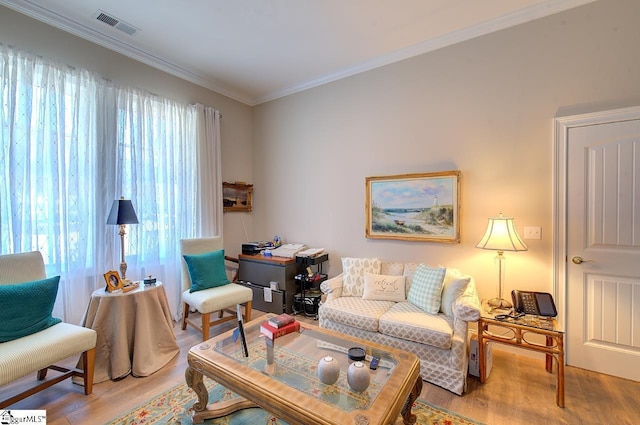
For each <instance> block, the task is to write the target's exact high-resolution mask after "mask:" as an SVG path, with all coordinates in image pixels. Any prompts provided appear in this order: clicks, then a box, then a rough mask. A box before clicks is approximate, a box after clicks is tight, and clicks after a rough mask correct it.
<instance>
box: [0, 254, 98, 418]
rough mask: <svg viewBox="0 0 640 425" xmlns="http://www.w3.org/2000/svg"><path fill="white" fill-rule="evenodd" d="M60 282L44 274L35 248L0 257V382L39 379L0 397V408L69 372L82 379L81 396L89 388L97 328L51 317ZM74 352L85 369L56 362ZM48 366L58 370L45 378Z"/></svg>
mask: <svg viewBox="0 0 640 425" xmlns="http://www.w3.org/2000/svg"><path fill="white" fill-rule="evenodd" d="M58 283H59V276H56V277H53V278H48V279H47V278H46V276H45V268H44V261H43V259H42V254H41V253H40V252H38V251H34V252H27V253H21V254H6V255H0V386H2V385H5V384H8V383H10V382H13V381H15V380H16V379H18V378H21V377H23V376H26V375H28V374H30V373H33V372H37V379H38V381H41V382H40V383H39V384H37V385H36V386H34V387H32V388H29V389H27V390H26V391H23V392H21V393H19V394H16V395H14V396H11V397H9V398H6V399H3V400H0V409H3V408H5V407H7V406H10V405H12V404H14V403H16V402H18V401H20V400H22V399H24V398H26V397H28V396H30V395H32V394H35V393H36V392H39V391H42V390H44V389H45V388H48V387H50V386H52V385H54V384H56V383H58V382H60V381H63V380H65V379H67V378H70V377H72V376H78V377H81V378H83V383H84V393H85V394H87V395H88V394H91V392H92V390H93V367H94V358H95V346H96V332H95V331H94V330H92V329H87V328H84V327H82V326H77V325H72V324H70V323H64V322H61V321H60V319H56V318H54V317H52V316H51V313H52V309H53V304H54V303H55V299H56V294H57V291H58ZM74 355H81V356H82V359H83V364H84V367H83V369H75V368H74V369H67V368H64V367H60V366H56V365H55V363H58V362H60V361H61V360H63V359H66V358H68V357H71V356H74ZM48 369H51V370H54V371H56V372H61V374H59V375H57V376H55V377H51V378H50V379H46V375H47V370H48Z"/></svg>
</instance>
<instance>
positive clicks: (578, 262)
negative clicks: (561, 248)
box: [571, 256, 593, 264]
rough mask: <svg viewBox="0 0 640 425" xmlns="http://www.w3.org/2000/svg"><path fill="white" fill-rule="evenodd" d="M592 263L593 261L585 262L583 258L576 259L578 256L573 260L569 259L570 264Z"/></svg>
mask: <svg viewBox="0 0 640 425" xmlns="http://www.w3.org/2000/svg"><path fill="white" fill-rule="evenodd" d="M592 261H593V260H585V259H584V258H582V257H578V256H575V257H573V258H572V259H571V262H572V263H573V264H582V263H590V262H592Z"/></svg>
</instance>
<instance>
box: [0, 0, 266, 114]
mask: <svg viewBox="0 0 640 425" xmlns="http://www.w3.org/2000/svg"><path fill="white" fill-rule="evenodd" d="M0 4H2V5H4V6H7V7H8V8H10V9H13V10H15V11H16V12H19V13H22V14H23V15H27V16H30V17H32V18H34V19H37V20H38V21H41V22H44V23H45V24H48V25H51V26H53V27H56V28H58V29H61V30H63V31H65V32H68V33H70V34H73V35H75V36H78V37H80V38H82V39H84V40H87V41H90V42H92V43H95V44H98V45H100V46H102V47H105V48H107V49H109V50H113V51H115V52H117V53H120V54H122V55H124V56H127V57H129V58H131V59H134V60H137V61H139V62H142V63H144V64H146V65H149V66H151V67H153V68H156V69H159V70H161V71H164V72H166V73H168V74H171V75H173V76H176V77H179V78H182V79H184V80H187V81H189V82H191V83H194V84H197V85H199V86H201V87H205V88H207V89H210V90H213V91H215V92H217V93H219V94H222V95H224V96H227V97H229V98H231V99H234V100H237V101H238V102H241V103H244V104H247V105H249V106H253V105H255V103H254V102H253V101H252V99H251V98H250V97H249V96H247V95H246V94H245V93H238V92H235V91H233V90H230V89H229V88H227V87H226V86H225V85H224V84H221V83H218V82H215V81H211V80H210V79H208V78H206V77H204V76H203V75H200V74H198V73H196V72H193V71H191V70H189V69H187V68H184V67H182V66H180V65H177V64H175V63H172V62H170V61H167V60H165V59H162V58H160V57H158V56H155V55H152V54H150V53H148V52H146V51H144V50H141V49H138V48H136V47H134V46H131V45H130V44H127V43H125V42H122V41H120V40H118V39H116V38H114V37H111V36H109V35H107V34H103V33H100V32H98V31H96V30H94V29H93V28H89V27H87V26H85V25H82V24H79V23H78V22H76V21H73V20H71V19H68V18H66V17H65V16H62V15H59V14H57V13H55V12H52V11H50V10H47V9H44V8H43V7H41V6H39V5H37V4H35V3H33V2H32V1H29V0H22V1H20V0H0Z"/></svg>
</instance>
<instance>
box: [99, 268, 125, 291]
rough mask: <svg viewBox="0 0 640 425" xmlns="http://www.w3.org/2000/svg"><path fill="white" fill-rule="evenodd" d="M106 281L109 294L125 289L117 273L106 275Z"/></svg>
mask: <svg viewBox="0 0 640 425" xmlns="http://www.w3.org/2000/svg"><path fill="white" fill-rule="evenodd" d="M104 280H105V282H107V292H113V291H117V290H118V289H122V288H123V286H124V285H123V283H122V279H120V275H119V274H118V272H116V271H113V270H111V271H108V272H106V273H105V274H104Z"/></svg>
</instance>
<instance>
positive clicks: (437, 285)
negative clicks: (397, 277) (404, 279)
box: [407, 264, 447, 314]
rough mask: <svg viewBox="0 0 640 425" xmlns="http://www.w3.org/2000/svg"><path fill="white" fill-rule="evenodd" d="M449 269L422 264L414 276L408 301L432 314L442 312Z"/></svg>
mask: <svg viewBox="0 0 640 425" xmlns="http://www.w3.org/2000/svg"><path fill="white" fill-rule="evenodd" d="M446 272H447V269H446V268H444V267H429V266H425V265H424V264H420V265H419V266H418V267H417V268H416V271H415V273H414V275H413V282H412V283H411V288H409V293H408V294H407V301H409V302H410V303H411V304H413V305H415V306H416V307H419V308H420V309H422V310H424V311H426V312H427V313H430V314H438V312H439V311H440V298H441V297H442V286H443V284H444V275H445V274H446Z"/></svg>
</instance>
